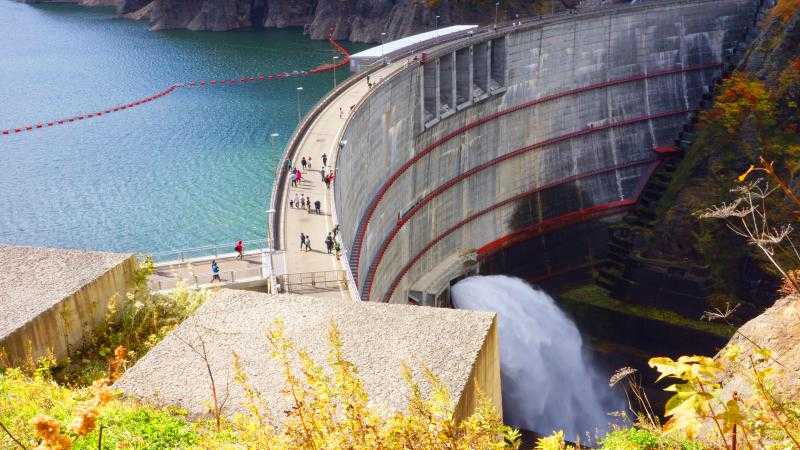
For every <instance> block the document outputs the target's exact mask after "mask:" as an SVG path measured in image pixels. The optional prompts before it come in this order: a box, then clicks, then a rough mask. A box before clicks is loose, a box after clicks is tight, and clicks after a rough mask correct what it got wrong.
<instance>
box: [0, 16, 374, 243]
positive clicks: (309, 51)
mask: <svg viewBox="0 0 800 450" xmlns="http://www.w3.org/2000/svg"><path fill="white" fill-rule="evenodd" d="M0 30H2V34H3V36H2V45H0V129H7V128H12V127H17V126H20V125H26V124H29V123H38V122H42V121H47V120H52V119H59V118H63V117H69V116H73V115H76V114H80V113H88V112H94V111H97V110H103V109H106V108H107V107H110V106H115V105H117V104H121V103H127V102H130V101H131V100H134V99H138V98H141V97H145V96H148V95H150V94H152V93H155V92H156V91H159V90H161V89H164V88H166V87H168V86H169V85H171V84H172V83H175V82H183V81H187V80H193V79H201V78H238V77H240V76H242V75H255V74H258V73H268V72H279V71H291V70H295V69H307V68H311V67H314V66H316V65H318V64H321V63H323V62H326V61H330V60H331V57H332V56H334V54H335V53H334V52H333V50H332V49H331V47H330V46H329V45H328V44H327V42H324V41H312V40H309V39H307V38H305V37H304V36H303V35H302V33H301V30H299V29H289V30H244V31H233V32H226V33H213V32H191V31H185V30H176V31H168V32H151V31H149V30H148V27H147V24H145V23H140V22H131V21H127V20H122V19H117V18H115V17H114V11H113V10H112V9H108V8H81V7H77V6H73V5H25V4H21V3H15V2H11V1H8V0H0ZM348 45H349V44H348ZM359 48H363V46H361V47H359ZM346 75H347V74H346V72H345V71H343V70H342V71H339V73H338V74H337V77H338V78H339V79H341V78H343V77H344V76H346ZM332 83H333V77H332V74H323V75H317V76H314V77H309V78H304V79H301V80H299V81H298V80H297V79H287V80H281V81H269V82H262V83H256V84H246V85H237V86H233V87H228V86H226V87H217V88H204V89H199V88H198V89H179V90H177V91H176V92H175V93H174V94H172V95H170V96H167V97H164V98H162V99H160V100H157V101H154V102H151V103H148V104H146V105H143V106H140V107H137V108H134V109H131V110H128V111H124V112H119V113H113V114H110V115H107V116H103V117H102V118H98V119H91V120H87V121H83V122H80V123H76V124H71V125H65V126H60V127H54V128H49V129H44V130H38V131H36V132H33V133H23V134H21V135H14V136H0V205H2V206H0V242H6V243H15V244H28V245H44V246H58V247H73V248H86V249H99V250H111V251H147V252H159V251H165V250H170V249H179V248H186V247H194V246H200V245H206V244H210V243H214V242H231V241H233V240H235V239H258V238H262V237H263V235H264V226H265V225H264V222H265V220H264V210H265V206H266V202H267V197H268V196H269V193H270V191H271V187H272V181H273V180H272V179H273V175H274V171H275V165H276V164H277V162H278V159H279V157H280V153H281V152H282V150H283V146H284V144H285V142H286V140H287V139H288V138H289V136H290V135H291V133H292V131H293V129H294V127H295V125H296V124H297V110H298V97H297V90H296V88H297V86H298V85H302V86H303V88H304V89H303V91H302V95H301V96H300V98H299V105H300V109H301V110H302V111H305V110H307V109H308V108H309V107H310V106H311V105H313V104H314V103H315V102H316V101H317V100H318V99H319V98H320V97H321V96H322V95H324V94H325V93H326V92H327V91H328V90H329V89H330V88H331V86H332ZM271 133H279V134H280V137H278V138H277V139H276V140H275V145H274V146H273V145H272V143H271V139H270V138H269V136H270V134H271Z"/></svg>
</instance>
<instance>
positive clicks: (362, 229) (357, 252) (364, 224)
mask: <svg viewBox="0 0 800 450" xmlns="http://www.w3.org/2000/svg"><path fill="white" fill-rule="evenodd" d="M722 66H723V65H722V64H720V63H711V64H700V65H694V66H688V67H676V68H671V69H664V70H659V71H654V72H650V73H645V74H638V75H633V76H629V77H625V78H617V79H613V80H608V81H603V82H599V83H593V84H589V85H586V86H581V87H578V88H575V89H570V90H567V91H561V92H557V93H555V94H551V95H547V96H544V97H540V98H537V99H534V100H531V101H528V102H525V103H520V104H519V105H516V106H513V107H511V108H508V109H504V110H502V111H498V112H496V113H494V114H491V115H488V116H484V117H481V118H479V119H477V120H474V121H472V122H470V123H468V124H466V125H464V126H463V127H461V128H458V129H456V130H454V131H451V132H450V133H447V134H446V135H444V136H442V137H440V138H439V139H437V140H436V141H434V142H432V143H431V144H430V145H428V146H427V147H425V148H424V149H422V151H420V152H419V153H417V154H416V155H414V156H413V157H412V158H411V159H409V160H408V161H406V162H405V163H403V165H402V166H400V167H399V168H398V169H397V170H396V171H395V172H394V173H392V174H391V175H390V176H389V177H388V178H387V180H386V181H385V182H384V183H383V185H382V186H381V187H380V189H378V192H377V193H376V194H375V196H374V197H373V198H372V200H371V201H370V203H369V205H368V206H367V210H366V212H365V213H364V216H362V218H361V221H360V222H359V224H358V228H357V229H356V234H355V238H354V240H353V249H352V253H351V258H352V259H351V261H350V266H351V267H352V268H353V277H354V278H355V280H356V283H358V272H359V271H358V267H359V264H360V262H361V250H362V248H363V246H362V244H363V241H364V236H365V234H366V231H367V228H368V227H369V223H370V221H371V220H372V216H373V215H374V213H375V210H376V209H377V208H378V204H380V202H381V201H382V200H383V197H384V195H386V192H387V191H388V190H389V188H391V187H392V185H393V184H394V183H395V182H396V181H397V180H398V179H399V178H400V176H401V175H403V173H405V172H406V171H407V170H408V169H409V168H411V166H413V165H414V163H416V162H417V161H419V160H420V159H422V158H423V157H424V156H426V155H427V154H429V153H431V152H432V151H433V150H435V149H436V148H438V147H440V146H442V145H443V144H445V143H447V142H448V141H450V140H451V139H453V138H455V137H457V136H459V135H461V134H463V133H464V132H466V131H469V130H471V129H473V128H476V127H478V126H481V125H483V124H485V123H487V122H491V121H493V120H496V119H498V118H500V117H503V116H506V115H508V114H512V113H515V112H517V111H520V110H523V109H527V108H530V107H533V106H536V105H540V104H542V103H546V102H550V101H553V100H557V99H560V98H563V97H568V96H570V95H575V94H580V93H584V92H588V91H592V90H595V89H602V88H606V87H611V86H617V85H620V84H625V83H631V82H635V81H641V80H646V79H651V78H656V77H662V76H668V75H674V74H678V73H684V72H692V71H698V70H706V69H717V68H720V67H722Z"/></svg>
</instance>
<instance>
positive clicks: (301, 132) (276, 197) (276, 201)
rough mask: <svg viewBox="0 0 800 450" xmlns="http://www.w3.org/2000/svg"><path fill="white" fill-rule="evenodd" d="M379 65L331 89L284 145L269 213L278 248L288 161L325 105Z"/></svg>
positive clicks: (269, 227) (277, 168) (274, 239)
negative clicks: (270, 212)
mask: <svg viewBox="0 0 800 450" xmlns="http://www.w3.org/2000/svg"><path fill="white" fill-rule="evenodd" d="M379 67H380V66H376V67H373V68H371V69H370V70H368V71H364V72H361V73H359V74H357V75H355V76H351V77H350V78H348V79H347V80H345V81H343V82H342V83H341V84H339V85H338V86H337V87H336V89H334V90H332V91H330V92H329V93H328V94H327V95H325V96H324V97H322V98H321V99H319V100H318V101H317V103H316V104H314V106H312V107H311V109H310V110H309V111H308V112H307V113H306V115H305V116H304V117H303V119H302V120H301V121H300V123H299V124H298V125H297V128H295V130H294V132H293V133H292V137H291V138H290V139H289V142H287V144H286V147H284V151H283V155H281V159H280V163H279V164H278V166H277V167H276V169H275V181H274V182H273V184H272V193H271V194H270V203H269V204H270V210H272V211H274V213H273V214H267V227H268V233H270V234H272V239H273V241H274V244H273V246H274V247H275V249H276V250H279V249H284V245H283V243H282V241H281V234H280V232H281V230H280V227H279V226H278V227H276V226H275V224H278V223H280V221H281V213H282V207H283V206H284V205H282V202H281V200H282V197H283V191H284V189H286V175H288V170H287V165H286V162H287V161H291V160H292V159H293V158H294V155H295V154H296V153H297V148H298V147H299V146H300V143H301V142H302V140H303V137H305V133H306V131H308V128H309V127H310V126H311V124H312V123H314V121H315V120H316V119H317V117H318V116H319V115H320V114H321V113H322V111H323V110H324V109H325V107H327V106H328V105H329V104H331V103H332V102H333V100H334V99H335V98H336V97H338V96H339V95H341V94H342V93H343V92H344V91H345V90H347V89H349V88H350V87H351V86H353V85H354V84H356V83H357V82H358V81H360V80H362V79H363V78H364V77H366V76H367V75H369V74H370V73H372V72H374V71H375V70H377V69H378V68H379Z"/></svg>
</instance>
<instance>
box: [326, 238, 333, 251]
mask: <svg viewBox="0 0 800 450" xmlns="http://www.w3.org/2000/svg"><path fill="white" fill-rule="evenodd" d="M325 247H326V248H327V249H328V254H329V255H330V254H331V253H332V252H333V237H332V236H331V234H330V233H328V237H326V238H325Z"/></svg>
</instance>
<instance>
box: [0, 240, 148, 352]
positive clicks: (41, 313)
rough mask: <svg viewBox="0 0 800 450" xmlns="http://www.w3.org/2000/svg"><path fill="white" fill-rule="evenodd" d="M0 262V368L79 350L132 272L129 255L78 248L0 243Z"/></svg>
mask: <svg viewBox="0 0 800 450" xmlns="http://www.w3.org/2000/svg"><path fill="white" fill-rule="evenodd" d="M0 260H1V261H3V267H4V270H3V271H2V272H0V312H2V314H0V348H2V351H3V352H4V353H5V356H6V357H7V360H6V361H5V362H4V361H3V360H0V364H10V365H19V364H21V363H23V362H24V361H25V360H27V359H28V358H33V359H34V360H36V359H37V358H39V357H42V356H45V355H46V354H48V353H49V352H52V354H53V355H54V356H55V357H56V359H57V360H63V359H64V358H65V357H66V356H68V355H69V353H70V352H71V351H73V350H75V349H78V348H80V346H81V345H82V343H83V341H84V338H85V337H87V335H88V334H89V333H90V332H93V331H94V330H95V328H96V327H97V326H99V325H101V324H102V323H103V322H104V320H105V318H106V314H107V313H108V302H109V299H111V298H112V297H114V296H117V297H118V298H119V300H120V301H125V293H126V289H127V288H128V283H129V282H130V280H131V277H132V275H133V272H134V271H135V270H136V260H135V258H134V257H133V256H132V255H130V254H119V253H103V252H90V251H79V250H64V249H50V248H37V247H19V246H5V245H0Z"/></svg>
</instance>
